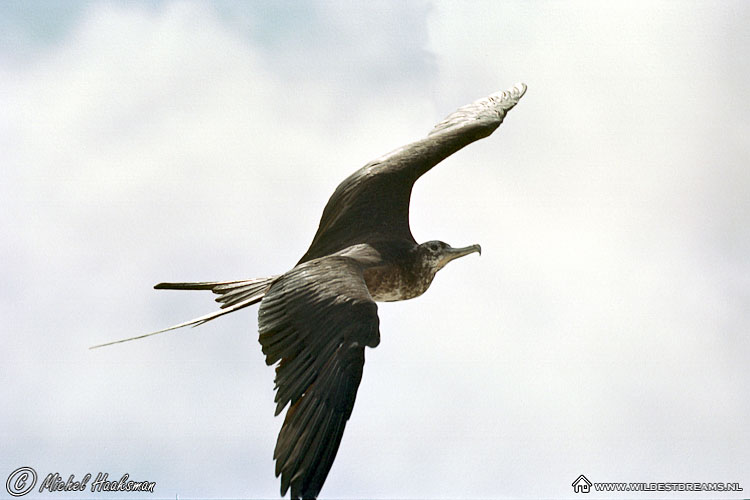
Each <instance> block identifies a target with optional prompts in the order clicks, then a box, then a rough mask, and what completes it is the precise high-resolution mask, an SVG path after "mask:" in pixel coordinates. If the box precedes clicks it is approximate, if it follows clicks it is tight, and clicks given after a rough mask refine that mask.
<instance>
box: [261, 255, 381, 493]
mask: <svg viewBox="0 0 750 500" xmlns="http://www.w3.org/2000/svg"><path fill="white" fill-rule="evenodd" d="M378 325H379V321H378V316H377V306H376V305H375V302H373V300H372V298H371V297H370V295H369V292H368V291H367V287H366V285H365V283H364V279H363V277H362V271H361V268H360V265H359V264H358V263H357V262H356V261H355V260H354V259H352V258H350V257H345V256H341V255H333V256H329V257H324V258H321V259H316V260H313V261H310V262H306V263H304V264H300V265H298V266H297V267H295V268H294V269H292V270H291V271H289V272H288V273H286V274H285V275H283V276H282V277H281V278H279V279H278V280H277V281H276V282H274V284H273V285H272V286H271V288H270V290H269V291H268V292H267V294H266V296H265V298H264V299H263V301H262V302H261V306H260V311H259V312H258V330H259V333H260V343H261V345H262V347H263V353H264V354H265V355H266V363H268V364H269V365H271V364H274V363H276V362H279V365H278V367H277V368H276V389H277V392H276V399H275V400H276V403H277V406H276V414H277V415H278V414H279V413H280V412H281V411H282V410H283V409H284V407H285V406H286V405H287V404H290V408H289V410H288V411H287V415H286V418H285V419H284V424H283V426H282V428H281V432H280V433H279V438H278V441H277V444H276V450H275V451H274V459H275V460H276V475H277V476H278V475H281V495H282V496H284V495H285V494H286V491H287V489H288V488H290V487H291V490H292V491H291V496H292V498H310V497H315V496H317V495H318V493H319V491H320V489H321V488H322V486H323V482H324V481H325V478H326V476H327V475H328V471H329V470H330V468H331V465H332V463H333V459H334V458H335V456H336V452H337V451H338V447H339V443H340V442H341V437H342V436H343V433H344V427H345V425H346V422H347V420H348V419H349V416H350V415H351V412H352V408H353V406H354V400H355V398H356V395H357V388H358V387H359V382H360V380H361V377H362V367H363V366H364V361H365V357H364V348H365V346H370V347H375V346H376V345H377V344H378V343H379V341H380V334H379V331H378Z"/></svg>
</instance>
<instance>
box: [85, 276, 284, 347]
mask: <svg viewBox="0 0 750 500" xmlns="http://www.w3.org/2000/svg"><path fill="white" fill-rule="evenodd" d="M278 277H279V276H278V275H276V276H269V277H268V278H255V279H250V280H236V281H200V282H192V283H159V284H157V285H155V286H154V288H156V289H157V290H211V291H212V292H214V293H215V294H217V295H219V296H218V297H217V298H216V301H217V302H223V303H224V304H222V306H221V309H220V310H219V311H215V312H212V313H209V314H206V315H203V316H200V317H198V318H195V319H191V320H190V321H185V322H184V323H179V324H177V325H173V326H170V327H168V328H164V329H162V330H158V331H155V332H151V333H146V334H144V335H138V336H136V337H130V338H127V339H122V340H115V341H113V342H107V343H105V344H99V345H95V346H92V347H90V349H96V348H98V347H104V346H108V345H112V344H120V343H122V342H128V341H131V340H137V339H142V338H145V337H150V336H152V335H157V334H159V333H164V332H168V331H170V330H176V329H178V328H182V327H185V326H193V327H195V326H198V325H202V324H203V323H206V322H208V321H211V320H212V319H216V318H218V317H219V316H224V315H225V314H229V313H230V312H234V311H237V310H239V309H242V308H244V307H247V306H250V305H253V304H256V303H258V302H260V301H261V300H262V299H263V297H264V296H265V295H266V292H268V289H269V288H271V284H272V283H273V282H274V280H276V278H278Z"/></svg>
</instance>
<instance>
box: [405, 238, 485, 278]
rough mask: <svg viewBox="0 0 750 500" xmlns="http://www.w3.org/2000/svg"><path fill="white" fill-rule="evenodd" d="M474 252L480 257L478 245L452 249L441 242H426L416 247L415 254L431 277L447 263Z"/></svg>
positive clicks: (480, 252) (480, 250) (480, 249)
mask: <svg viewBox="0 0 750 500" xmlns="http://www.w3.org/2000/svg"><path fill="white" fill-rule="evenodd" d="M474 252H477V253H478V254H479V255H481V254H482V247H480V246H479V245H470V246H468V247H462V248H453V247H452V246H450V245H449V244H447V243H444V242H442V241H428V242H425V243H422V244H421V245H419V246H418V247H417V253H418V255H419V258H420V261H421V262H422V266H423V267H427V268H429V269H431V270H432V275H433V276H434V275H435V273H437V272H438V271H439V270H441V269H442V268H444V267H445V265H446V264H447V263H448V262H450V261H452V260H454V259H457V258H459V257H463V256H464V255H469V254H470V253H474Z"/></svg>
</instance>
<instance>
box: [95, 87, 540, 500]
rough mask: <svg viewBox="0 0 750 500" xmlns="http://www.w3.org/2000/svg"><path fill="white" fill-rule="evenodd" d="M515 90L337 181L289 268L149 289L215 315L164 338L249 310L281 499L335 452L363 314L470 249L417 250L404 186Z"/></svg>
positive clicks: (367, 325) (298, 490)
mask: <svg viewBox="0 0 750 500" xmlns="http://www.w3.org/2000/svg"><path fill="white" fill-rule="evenodd" d="M525 92H526V85H524V84H523V83H519V84H517V85H516V86H514V87H513V88H511V89H509V90H506V91H503V92H498V93H495V94H492V95H490V96H488V97H486V98H484V99H480V100H477V101H475V102H473V103H471V104H469V105H466V106H464V107H461V108H459V109H458V110H457V111H455V112H454V113H452V114H451V115H449V116H448V117H447V118H445V119H444V120H443V121H441V122H440V123H438V124H437V125H436V126H435V128H434V129H433V130H432V131H431V132H430V133H429V134H428V135H427V137H425V138H424V139H421V140H419V141H416V142H413V143H411V144H408V145H406V146H403V147H401V148H399V149H396V150H395V151H392V152H391V153H388V154H386V155H385V156H382V157H380V158H378V159H376V160H374V161H372V162H370V163H368V164H367V165H365V166H364V167H362V168H360V169H359V170H357V171H356V172H354V173H353V174H352V175H350V176H349V177H347V178H346V179H345V180H344V181H343V182H342V183H341V184H339V186H338V187H337V188H336V191H334V193H333V195H332V196H331V198H330V199H329V200H328V204H327V205H326V207H325V209H324V210H323V215H322V217H321V219H320V225H319V227H318V231H317V233H316V234H315V237H314V238H313V241H312V244H311V245H310V248H308V250H307V252H306V253H305V255H303V256H302V258H301V259H300V261H299V262H298V263H297V265H296V266H294V268H292V269H291V270H290V271H287V272H286V273H284V274H281V275H275V276H270V277H267V278H259V279H249V280H237V281H211V282H195V283H159V284H158V285H156V286H155V287H154V288H157V289H169V290H211V291H212V292H213V293H215V294H217V295H218V297H217V298H216V301H217V302H221V303H222V305H221V308H220V310H219V311H216V312H214V313H211V314H208V315H205V316H201V317H199V318H196V319H194V320H191V321H187V322H185V323H180V324H178V325H174V326H172V327H169V328H166V329H164V330H159V331H157V332H153V333H149V334H146V335H141V336H138V337H133V338H130V339H125V340H118V341H115V342H110V343H107V344H102V345H99V346H95V347H102V346H104V345H110V344H115V343H119V342H125V341H128V340H134V339H137V338H143V337H147V336H150V335H155V334H157V333H161V332H164V331H167V330H173V329H176V328H181V327H184V326H189V325H192V326H197V325H200V324H203V323H205V322H207V321H210V320H212V319H215V318H218V317H219V316H222V315H224V314H227V313H230V312H233V311H237V310H238V309H242V308H244V307H247V306H249V305H252V304H255V303H258V302H260V308H259V311H258V333H259V340H260V344H261V346H262V350H263V354H265V356H266V363H267V364H268V365H269V366H270V365H273V364H276V363H278V365H277V366H276V379H275V383H276V397H275V402H276V415H278V414H279V413H281V411H282V410H283V409H284V408H285V407H286V406H287V405H289V409H288V410H287V413H286V417H285V418H284V423H283V425H282V427H281V431H280V433H279V437H278V441H277V442H276V449H275V451H274V455H273V456H274V459H275V460H276V476H277V477H278V476H279V475H280V476H281V496H282V497H283V496H285V495H286V492H287V490H289V489H290V488H291V498H292V499H299V498H316V497H317V496H318V494H319V492H320V490H321V488H322V487H323V483H324V482H325V479H326V477H327V476H328V472H329V471H330V469H331V465H332V464H333V460H334V458H335V456H336V452H337V451H338V448H339V444H340V443H341V438H342V436H343V434H344V427H345V425H346V422H347V421H348V420H349V417H350V416H351V413H352V408H353V406H354V400H355V398H356V395H357V389H358V387H359V383H360V381H361V379H362V368H363V366H364V363H365V347H376V346H377V345H378V344H379V343H380V330H379V320H378V312H377V306H376V305H375V302H390V301H397V300H406V299H410V298H413V297H417V296H419V295H421V294H423V293H424V292H425V291H426V290H427V288H428V287H429V286H430V284H431V283H432V280H433V278H434V277H435V274H436V273H437V272H438V271H439V270H440V269H442V268H443V267H444V266H445V265H446V264H447V263H448V262H450V261H452V260H454V259H457V258H458V257H462V256H465V255H468V254H471V253H473V252H478V253H481V247H480V246H479V245H471V246H467V247H463V248H453V247H451V246H450V245H448V244H447V243H444V242H442V241H428V242H426V243H422V244H417V242H416V241H415V240H414V237H413V236H412V234H411V229H410V227H409V201H410V198H411V191H412V187H413V186H414V182H415V181H416V180H417V179H419V177H420V176H422V175H423V174H424V173H426V172H427V171H428V170H430V169H431V168H432V167H434V166H435V165H437V164H438V163H439V162H441V161H442V160H443V159H445V158H447V157H448V156H450V155H451V154H453V153H455V152H456V151H458V150H459V149H461V148H463V147H464V146H467V145H468V144H471V143H472V142H474V141H476V140H479V139H482V138H484V137H487V136H489V135H490V134H492V132H493V131H494V130H495V129H496V128H497V127H498V126H500V124H501V123H502V122H503V119H504V118H505V115H506V114H507V113H508V111H509V110H510V109H512V108H513V107H514V106H515V105H516V103H517V102H518V101H519V99H520V98H521V97H522V96H523V95H524V93H525Z"/></svg>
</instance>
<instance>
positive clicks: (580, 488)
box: [573, 474, 591, 493]
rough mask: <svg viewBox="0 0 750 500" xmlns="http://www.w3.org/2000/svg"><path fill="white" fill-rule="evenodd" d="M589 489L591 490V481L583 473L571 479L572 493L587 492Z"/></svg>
mask: <svg viewBox="0 0 750 500" xmlns="http://www.w3.org/2000/svg"><path fill="white" fill-rule="evenodd" d="M589 491H591V481H589V480H588V479H587V478H586V476H584V475H583V474H581V475H580V476H578V479H576V480H575V481H573V492H574V493H588V492H589Z"/></svg>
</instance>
